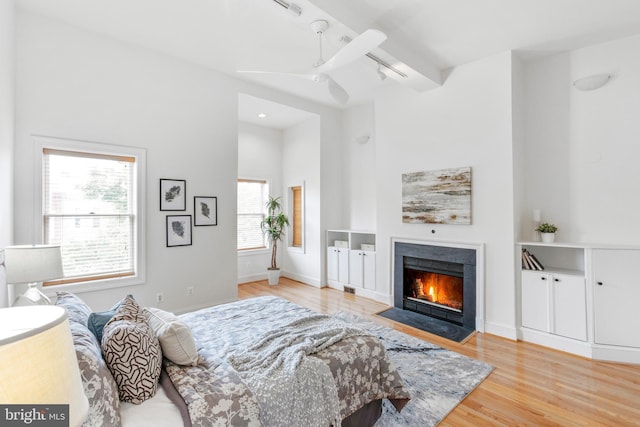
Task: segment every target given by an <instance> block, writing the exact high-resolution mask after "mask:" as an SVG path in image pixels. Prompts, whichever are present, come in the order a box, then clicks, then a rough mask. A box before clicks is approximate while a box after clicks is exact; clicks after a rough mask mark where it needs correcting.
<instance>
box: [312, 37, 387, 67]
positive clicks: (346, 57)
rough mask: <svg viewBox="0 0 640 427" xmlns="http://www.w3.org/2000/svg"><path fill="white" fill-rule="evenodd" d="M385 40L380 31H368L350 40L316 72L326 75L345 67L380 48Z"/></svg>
mask: <svg viewBox="0 0 640 427" xmlns="http://www.w3.org/2000/svg"><path fill="white" fill-rule="evenodd" d="M386 39H387V35H386V34H385V33H383V32H382V31H378V30H372V29H369V30H367V31H365V32H364V33H362V34H360V35H359V36H358V37H356V38H355V39H353V40H351V41H350V42H349V43H348V44H347V45H346V46H345V47H343V48H342V49H340V50H339V51H338V52H336V54H335V55H333V56H332V57H331V58H329V59H328V60H327V61H326V62H325V63H324V64H322V65H319V66H318V67H317V68H316V71H317V72H319V73H326V72H329V71H331V70H335V69H336V68H340V67H342V66H344V65H347V64H348V63H350V62H353V61H355V60H357V59H360V58H362V57H363V56H365V55H366V54H367V53H369V52H371V51H372V50H373V49H375V48H377V47H378V46H380V44H382V42H383V41H385V40H386Z"/></svg>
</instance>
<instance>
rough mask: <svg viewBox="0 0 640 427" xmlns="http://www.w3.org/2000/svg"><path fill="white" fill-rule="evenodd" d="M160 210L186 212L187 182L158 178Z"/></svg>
mask: <svg viewBox="0 0 640 427" xmlns="http://www.w3.org/2000/svg"><path fill="white" fill-rule="evenodd" d="M160 210H161V211H186V210H187V181H185V180H184V179H168V178H160Z"/></svg>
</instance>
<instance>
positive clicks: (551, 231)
mask: <svg viewBox="0 0 640 427" xmlns="http://www.w3.org/2000/svg"><path fill="white" fill-rule="evenodd" d="M536 231H539V232H540V236H541V237H542V241H543V242H544V243H552V242H553V241H554V240H555V237H556V231H558V227H556V226H555V225H554V224H550V223H548V222H543V223H542V224H540V225H539V226H538V228H536Z"/></svg>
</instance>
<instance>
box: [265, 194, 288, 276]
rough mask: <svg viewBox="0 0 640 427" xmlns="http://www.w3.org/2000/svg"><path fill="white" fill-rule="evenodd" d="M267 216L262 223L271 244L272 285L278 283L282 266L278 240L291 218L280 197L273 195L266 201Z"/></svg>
mask: <svg viewBox="0 0 640 427" xmlns="http://www.w3.org/2000/svg"><path fill="white" fill-rule="evenodd" d="M265 206H266V208H267V212H268V214H267V216H266V217H265V218H264V220H262V223H260V228H262V232H263V233H264V234H265V236H266V237H267V240H268V241H269V243H270V245H271V266H270V267H269V268H268V269H267V276H268V278H269V284H270V285H277V284H278V281H279V280H280V268H279V267H278V260H277V255H278V242H279V241H281V240H282V239H283V237H284V230H285V227H286V226H288V225H289V218H287V216H286V215H285V214H284V213H283V212H282V207H281V205H280V197H271V196H269V200H267V203H265Z"/></svg>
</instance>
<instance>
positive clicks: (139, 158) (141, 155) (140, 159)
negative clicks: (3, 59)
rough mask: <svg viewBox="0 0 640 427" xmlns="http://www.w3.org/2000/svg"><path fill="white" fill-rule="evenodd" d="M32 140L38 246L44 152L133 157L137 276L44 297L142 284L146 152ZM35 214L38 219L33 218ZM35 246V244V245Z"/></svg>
mask: <svg viewBox="0 0 640 427" xmlns="http://www.w3.org/2000/svg"><path fill="white" fill-rule="evenodd" d="M31 137H32V138H33V140H34V156H33V159H34V167H33V170H34V179H33V195H34V197H33V212H34V215H33V230H34V236H38V239H39V240H40V243H42V242H43V241H44V230H43V221H42V218H43V215H44V212H43V197H44V196H43V194H42V182H43V176H42V162H43V155H42V150H43V148H53V149H58V150H68V151H84V152H89V153H97V154H107V155H120V156H134V157H135V158H136V171H137V173H136V200H135V204H136V212H137V215H136V219H137V222H138V224H137V225H138V226H137V227H136V233H137V235H136V239H137V248H136V253H135V254H134V257H135V258H134V265H135V266H136V274H135V275H134V276H128V277H121V278H112V279H103V280H91V281H87V282H77V283H69V284H62V285H55V286H48V287H45V288H44V289H43V292H44V293H45V295H48V296H53V295H55V293H56V292H58V291H66V292H73V293H82V292H92V291H99V290H105V289H113V288H119V287H124V286H134V285H140V284H143V283H145V278H146V265H145V264H146V256H145V254H146V239H145V228H146V218H147V217H146V209H145V207H146V203H145V201H146V176H147V173H146V150H145V149H144V148H138V147H128V146H123V145H113V144H104V143H98V142H92V141H82V140H76V139H68V138H57V137H51V136H45V135H31ZM35 213H37V215H36V214H35ZM34 243H35V242H34Z"/></svg>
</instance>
